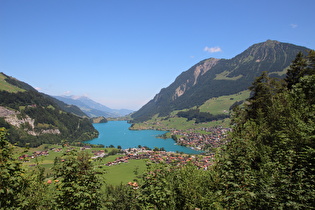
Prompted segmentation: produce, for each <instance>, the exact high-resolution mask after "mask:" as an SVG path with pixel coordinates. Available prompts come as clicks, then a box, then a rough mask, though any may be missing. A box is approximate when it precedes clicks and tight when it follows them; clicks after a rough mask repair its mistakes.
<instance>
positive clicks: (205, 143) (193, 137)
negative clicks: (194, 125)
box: [171, 126, 231, 150]
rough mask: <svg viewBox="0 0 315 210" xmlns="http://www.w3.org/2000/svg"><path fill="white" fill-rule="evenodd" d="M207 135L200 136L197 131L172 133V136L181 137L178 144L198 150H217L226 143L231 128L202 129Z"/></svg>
mask: <svg viewBox="0 0 315 210" xmlns="http://www.w3.org/2000/svg"><path fill="white" fill-rule="evenodd" d="M201 130H202V131H204V132H205V133H206V134H200V133H198V132H197V131H195V130H189V131H181V130H174V131H171V132H172V135H176V136H180V137H179V138H177V140H176V143H177V144H178V145H182V146H188V147H191V148H193V149H197V150H207V149H208V148H217V147H219V146H221V145H222V144H224V143H226V136H227V133H228V132H229V131H231V128H223V127H221V126H218V127H210V128H202V129H201Z"/></svg>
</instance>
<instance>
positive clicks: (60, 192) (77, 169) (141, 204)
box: [0, 51, 315, 209]
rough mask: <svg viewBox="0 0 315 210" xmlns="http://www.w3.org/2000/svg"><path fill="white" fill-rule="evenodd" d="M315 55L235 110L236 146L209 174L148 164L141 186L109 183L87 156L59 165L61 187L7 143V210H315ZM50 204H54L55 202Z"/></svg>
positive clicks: (3, 195) (1, 141)
mask: <svg viewBox="0 0 315 210" xmlns="http://www.w3.org/2000/svg"><path fill="white" fill-rule="evenodd" d="M314 84H315V51H311V52H310V53H309V55H308V56H307V57H305V56H303V55H301V54H299V55H298V56H297V57H296V59H295V60H294V61H293V63H292V65H291V66H290V69H289V70H288V73H287V77H286V78H285V80H277V79H273V78H270V77H268V75H267V74H266V73H263V74H262V75H261V76H260V77H259V78H257V79H256V81H255V82H254V83H253V86H252V87H251V90H252V91H253V95H252V97H251V98H250V99H249V100H248V101H247V102H246V103H245V105H243V106H239V107H237V108H235V110H234V116H233V120H232V123H233V132H232V133H231V135H230V141H229V143H228V144H226V145H225V146H224V147H222V148H221V149H220V151H218V152H217V156H216V159H215V162H214V164H213V165H212V167H211V168H208V170H200V169H197V168H196V167H194V166H193V165H185V166H181V167H179V166H172V165H170V164H148V169H147V172H146V173H144V174H143V175H142V179H141V180H140V181H139V183H136V184H130V185H120V186H117V187H114V186H111V185H110V184H103V187H102V186H101V185H102V183H104V182H103V181H102V180H101V179H100V176H99V173H100V172H99V171H98V169H97V168H95V167H93V162H91V160H90V158H89V157H88V156H87V155H86V154H85V153H84V152H79V153H76V152H73V153H67V154H65V157H64V158H60V159H56V161H55V167H54V176H55V177H54V179H55V180H54V181H53V183H50V184H46V182H44V177H43V173H42V169H41V168H40V167H38V168H37V170H34V173H33V174H27V175H26V174H25V173H24V170H23V168H22V167H21V165H20V163H18V162H17V161H16V160H14V159H13V158H12V152H11V145H10V144H9V143H8V142H7V140H6V136H5V130H1V132H0V133H1V135H0V157H1V159H0V163H1V171H0V172H1V173H0V202H1V203H0V204H1V206H0V207H1V208H2V209H16V208H22V209H43V208H45V209H55V208H59V209H60V208H63V209H196V208H200V209H235V208H236V209H314V208H315V200H314V197H315V97H314V96H315V85H314ZM48 201H49V202H48Z"/></svg>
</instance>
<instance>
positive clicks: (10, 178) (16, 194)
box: [0, 128, 27, 209]
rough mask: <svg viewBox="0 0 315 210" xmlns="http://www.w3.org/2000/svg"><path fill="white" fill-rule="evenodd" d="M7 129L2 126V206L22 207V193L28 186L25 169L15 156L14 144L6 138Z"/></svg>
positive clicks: (0, 171) (0, 184)
mask: <svg viewBox="0 0 315 210" xmlns="http://www.w3.org/2000/svg"><path fill="white" fill-rule="evenodd" d="M6 136H7V131H6V129H4V128H0V208H1V209H16V208H18V207H21V205H22V203H23V200H22V199H21V194H22V192H23V190H24V189H25V188H26V187H27V182H26V179H25V174H24V173H25V171H24V170H23V168H22V166H21V163H20V162H18V160H16V159H14V158H13V146H12V145H11V144H10V143H9V142H8V141H7V139H6Z"/></svg>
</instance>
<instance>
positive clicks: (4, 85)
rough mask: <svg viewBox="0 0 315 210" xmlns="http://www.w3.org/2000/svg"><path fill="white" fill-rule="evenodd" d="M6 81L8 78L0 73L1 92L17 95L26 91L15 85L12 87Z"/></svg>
mask: <svg viewBox="0 0 315 210" xmlns="http://www.w3.org/2000/svg"><path fill="white" fill-rule="evenodd" d="M5 79H6V77H5V76H4V75H3V74H1V73H0V90H4V91H8V92H11V93H16V92H19V91H22V92H23V91H25V90H23V89H21V88H18V87H16V86H14V85H11V84H10V83H8V82H6V81H5Z"/></svg>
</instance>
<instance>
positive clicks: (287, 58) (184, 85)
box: [132, 40, 309, 122]
mask: <svg viewBox="0 0 315 210" xmlns="http://www.w3.org/2000/svg"><path fill="white" fill-rule="evenodd" d="M308 50H309V49H307V48H305V47H301V46H296V45H293V44H288V43H282V42H278V41H272V40H267V41H266V42H263V43H258V44H254V45H252V46H251V47H249V48H248V49H247V50H245V51H244V52H242V53H241V54H239V55H237V56H235V57H234V58H232V59H215V58H210V59H206V60H203V61H201V62H199V63H197V64H196V65H194V66H193V67H191V68H190V69H189V70H187V71H185V72H183V73H181V74H180V75H179V76H178V77H177V78H176V79H175V81H174V82H173V83H172V84H171V85H170V86H168V87H167V88H163V89H162V90H161V91H160V92H159V93H158V94H157V95H156V96H155V97H154V98H153V99H152V100H151V101H149V102H148V103H147V104H146V105H144V106H143V107H142V108H141V109H140V110H139V111H137V112H135V113H134V114H133V115H132V117H133V118H134V122H140V121H145V120H148V119H150V118H151V117H152V116H154V115H156V114H158V115H160V116H166V115H168V114H169V113H170V112H172V111H173V110H180V109H186V108H191V107H193V106H199V105H202V104H203V103H204V102H205V101H207V100H208V99H210V98H213V97H218V96H222V95H230V94H235V93H238V92H240V91H243V90H246V89H248V87H249V86H250V85H251V84H252V82H253V81H254V79H255V78H256V77H258V76H260V75H261V73H262V72H263V71H267V72H269V74H270V75H272V76H275V77H281V76H283V75H284V73H285V69H286V68H287V67H288V66H289V65H290V63H291V61H292V60H294V58H295V56H296V55H297V53H298V52H300V51H301V52H303V53H305V54H307V51H308Z"/></svg>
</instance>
